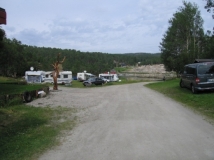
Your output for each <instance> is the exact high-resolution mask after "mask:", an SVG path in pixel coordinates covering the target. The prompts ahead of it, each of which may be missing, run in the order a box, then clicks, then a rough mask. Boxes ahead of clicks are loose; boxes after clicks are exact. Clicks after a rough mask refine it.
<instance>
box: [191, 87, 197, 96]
mask: <svg viewBox="0 0 214 160" xmlns="http://www.w3.org/2000/svg"><path fill="white" fill-rule="evenodd" d="M191 90H192V93H193V94H196V93H197V90H196V89H195V87H194V85H191Z"/></svg>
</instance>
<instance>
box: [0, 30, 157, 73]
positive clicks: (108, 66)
mask: <svg viewBox="0 0 214 160" xmlns="http://www.w3.org/2000/svg"><path fill="white" fill-rule="evenodd" d="M0 36H1V38H0V57H1V58H0V75H1V76H9V77H20V76H23V75H24V73H25V71H27V70H29V69H30V67H34V69H35V70H44V71H52V70H53V67H52V64H53V63H54V62H55V61H56V60H57V55H58V53H60V58H62V59H63V58H64V57H66V58H65V61H64V63H63V64H62V69H63V70H67V71H72V73H73V75H76V74H77V73H78V72H83V71H87V72H89V73H93V74H95V75H98V74H99V73H103V72H108V71H111V70H112V69H114V68H115V67H125V66H134V65H136V64H138V63H139V62H140V64H141V65H148V64H160V63H161V58H160V53H153V54H152V53H124V54H110V53H101V52H81V51H78V50H74V49H60V48H49V47H37V46H28V45H25V44H22V42H21V41H19V40H17V39H9V38H7V37H6V34H5V31H4V30H3V29H1V28H0Z"/></svg>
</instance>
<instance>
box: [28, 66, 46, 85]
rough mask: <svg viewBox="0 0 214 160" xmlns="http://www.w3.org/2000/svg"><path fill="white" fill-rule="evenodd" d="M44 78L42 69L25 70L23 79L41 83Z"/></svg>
mask: <svg viewBox="0 0 214 160" xmlns="http://www.w3.org/2000/svg"><path fill="white" fill-rule="evenodd" d="M44 79H45V72H44V71H33V69H32V70H31V71H26V72H25V80H26V82H27V83H42V82H44Z"/></svg>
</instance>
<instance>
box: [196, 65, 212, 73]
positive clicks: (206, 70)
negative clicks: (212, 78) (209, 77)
mask: <svg viewBox="0 0 214 160" xmlns="http://www.w3.org/2000/svg"><path fill="white" fill-rule="evenodd" d="M198 74H214V64H213V63H207V64H203V65H199V66H198Z"/></svg>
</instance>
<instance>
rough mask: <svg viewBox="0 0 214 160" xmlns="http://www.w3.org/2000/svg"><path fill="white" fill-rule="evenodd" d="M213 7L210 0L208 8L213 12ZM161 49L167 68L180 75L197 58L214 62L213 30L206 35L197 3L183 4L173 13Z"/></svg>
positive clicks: (208, 0) (184, 2)
mask: <svg viewBox="0 0 214 160" xmlns="http://www.w3.org/2000/svg"><path fill="white" fill-rule="evenodd" d="M213 4H214V3H213V0H207V4H206V6H205V8H206V9H210V8H211V7H213ZM208 11H210V10H208ZM160 50H161V59H162V61H163V63H164V65H165V67H166V68H167V69H168V70H174V71H176V72H177V73H179V72H180V71H182V70H183V66H184V65H185V64H188V63H193V62H194V60H195V59H214V34H212V31H207V32H206V33H205V31H204V29H203V19H202V17H201V14H200V11H199V9H198V6H197V5H196V4H195V3H190V2H186V1H183V6H181V7H179V8H178V11H177V12H176V13H174V14H173V17H172V18H171V19H170V20H169V27H168V29H167V31H166V32H165V34H164V35H163V38H162V42H161V43H160Z"/></svg>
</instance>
